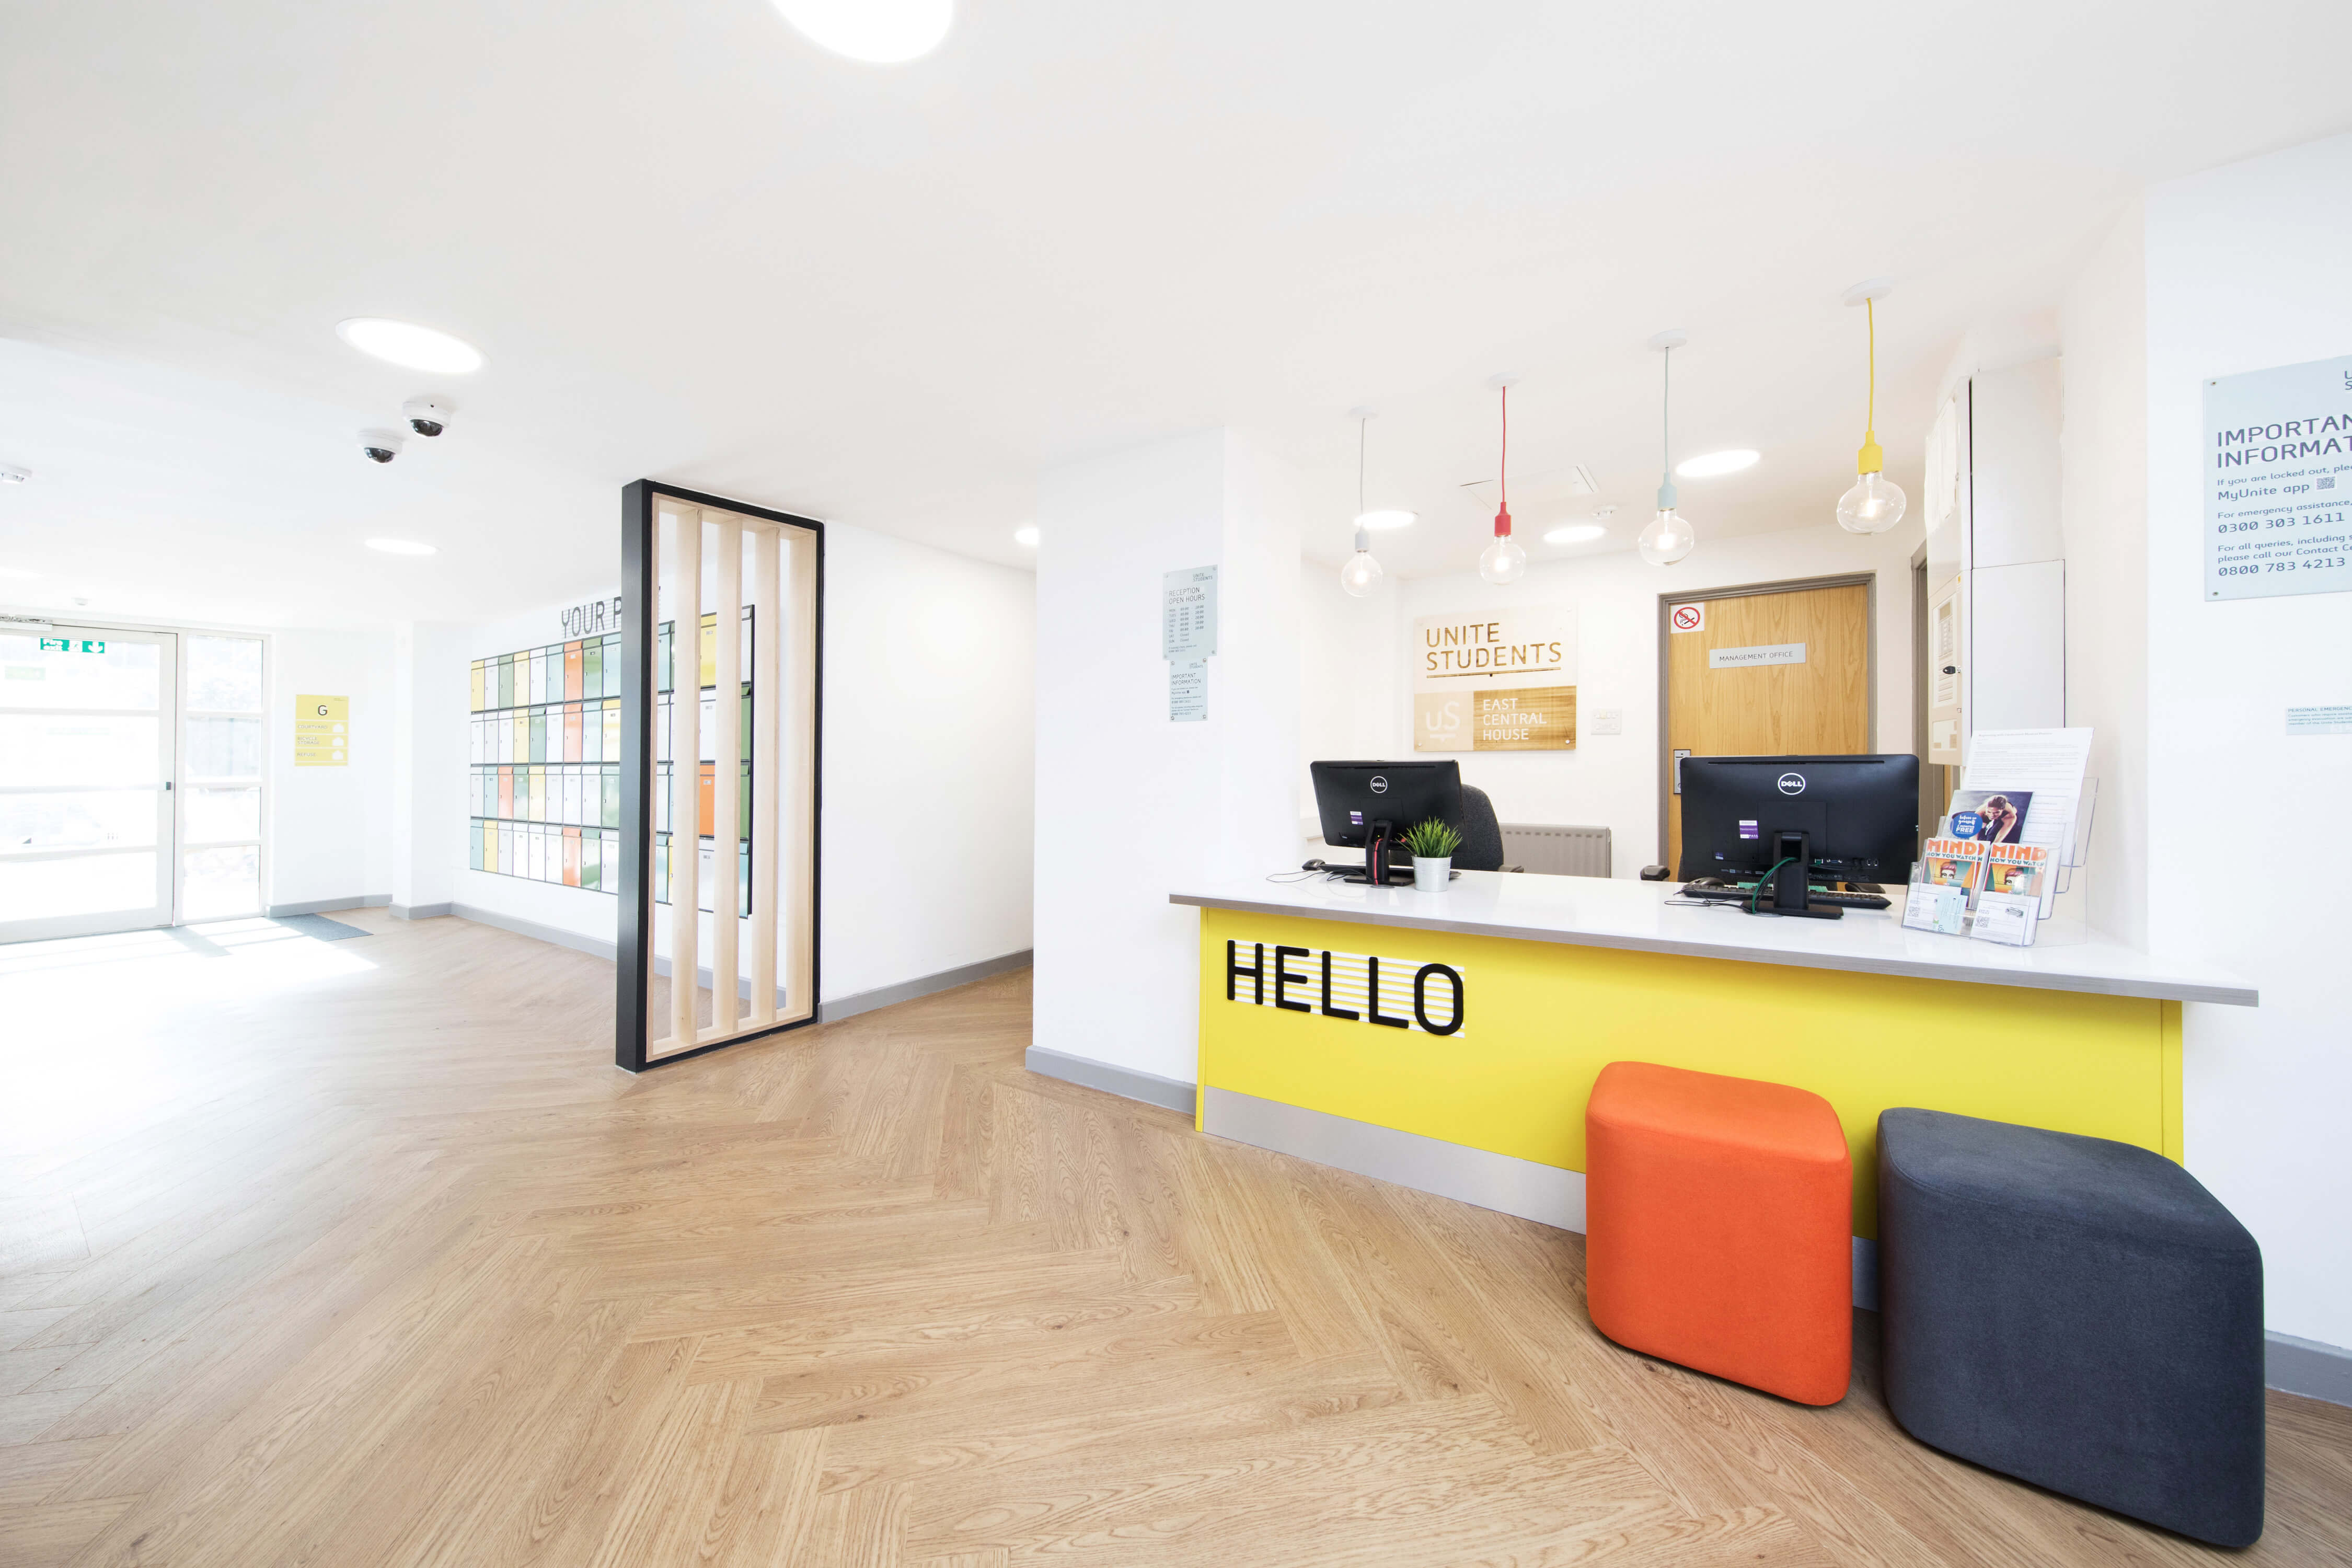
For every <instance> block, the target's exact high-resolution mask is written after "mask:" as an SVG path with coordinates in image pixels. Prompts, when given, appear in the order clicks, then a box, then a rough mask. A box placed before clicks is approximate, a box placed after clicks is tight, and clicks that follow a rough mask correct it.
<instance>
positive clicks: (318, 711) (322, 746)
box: [294, 692, 352, 768]
mask: <svg viewBox="0 0 2352 1568" xmlns="http://www.w3.org/2000/svg"><path fill="white" fill-rule="evenodd" d="M351 747H352V700H351V699H350V698H348V697H320V696H318V695H317V694H315V693H310V692H306V693H304V694H303V695H301V696H299V697H297V698H295V699H294V765H295V766H296V767H298V768H344V767H349V766H351V757H352V751H351Z"/></svg>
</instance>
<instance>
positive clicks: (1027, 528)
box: [1013, 522, 1037, 550]
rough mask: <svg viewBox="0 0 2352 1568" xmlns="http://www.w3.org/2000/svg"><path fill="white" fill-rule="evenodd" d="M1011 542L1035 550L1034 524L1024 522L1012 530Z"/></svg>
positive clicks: (1035, 526) (1035, 531) (1035, 530)
mask: <svg viewBox="0 0 2352 1568" xmlns="http://www.w3.org/2000/svg"><path fill="white" fill-rule="evenodd" d="M1013 543H1015V544H1024V545H1027V546H1028V547H1029V548H1030V549H1032V550H1034V549H1036V548H1037V525H1036V524H1035V523H1034V522H1024V523H1023V524H1022V525H1021V526H1020V527H1018V528H1016V529H1014V530H1013Z"/></svg>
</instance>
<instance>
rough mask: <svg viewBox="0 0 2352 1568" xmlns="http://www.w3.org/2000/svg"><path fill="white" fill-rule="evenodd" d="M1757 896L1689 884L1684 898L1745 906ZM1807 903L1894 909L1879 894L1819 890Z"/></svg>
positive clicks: (1750, 892)
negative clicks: (1712, 900)
mask: <svg viewBox="0 0 2352 1568" xmlns="http://www.w3.org/2000/svg"><path fill="white" fill-rule="evenodd" d="M1755 896H1756V895H1755V890H1754V889H1749V888H1703V887H1701V886H1699V885H1698V884H1697V883H1696V882H1692V883H1687V884H1685V886H1684V888H1683V897H1685V898H1686V899H1714V900H1717V901H1718V902H1721V903H1741V904H1744V903H1746V902H1748V900H1750V899H1752V898H1754V897H1755ZM1805 902H1807V903H1808V904H1820V905H1822V906H1823V907H1824V908H1827V909H1838V910H1885V909H1892V908H1893V907H1894V904H1893V902H1892V900H1888V899H1886V898H1885V897H1883V896H1882V895H1880V894H1877V893H1829V892H1823V891H1822V889H1819V888H1816V889H1813V890H1812V891H1811V892H1809V893H1807V894H1806V895H1805ZM1758 907H1759V908H1761V909H1769V908H1771V907H1772V901H1771V900H1769V899H1767V900H1764V901H1763V903H1762V904H1760V905H1759V906H1758Z"/></svg>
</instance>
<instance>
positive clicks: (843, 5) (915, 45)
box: [774, 0, 955, 66]
mask: <svg viewBox="0 0 2352 1568" xmlns="http://www.w3.org/2000/svg"><path fill="white" fill-rule="evenodd" d="M774 5H775V7H776V9H777V10H778V11H780V12H782V14H783V18H784V20H785V21H787V22H790V23H791V24H792V25H793V26H794V27H796V28H798V29H799V30H800V32H801V33H803V35H805V36H806V37H807V38H808V40H809V41H810V42H811V43H813V44H816V45H818V46H820V47H824V48H828V49H831V50H832V51H833V52H834V53H835V54H836V55H846V56H848V57H849V58H851V59H853V60H864V61H866V62H867V63H868V64H870V65H882V66H887V65H897V64H898V63H899V62H900V61H902V60H911V59H913V58H916V57H917V56H919V55H927V54H929V53H930V52H931V51H932V50H933V49H935V48H937V47H939V46H940V39H941V38H944V37H947V36H948V27H949V26H950V25H951V24H952V23H953V22H954V21H955V0H774Z"/></svg>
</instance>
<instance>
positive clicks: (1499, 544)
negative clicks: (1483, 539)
mask: <svg viewBox="0 0 2352 1568" xmlns="http://www.w3.org/2000/svg"><path fill="white" fill-rule="evenodd" d="M1527 569H1528V552H1526V551H1524V550H1522V549H1520V548H1519V542H1518V541H1517V540H1516V539H1513V538H1512V537H1511V536H1510V535H1509V534H1508V533H1504V532H1497V533H1496V535H1495V542H1494V543H1492V544H1489V545H1488V546H1486V549H1484V550H1482V551H1480V552H1478V575H1479V576H1481V577H1484V578H1485V579H1486V581H1487V582H1489V583H1492V584H1495V585H1496V586H1497V587H1500V586H1502V585H1503V584H1508V583H1516V582H1517V581H1518V580H1519V578H1520V577H1521V576H1522V575H1523V574H1525V573H1526V572H1527Z"/></svg>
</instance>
